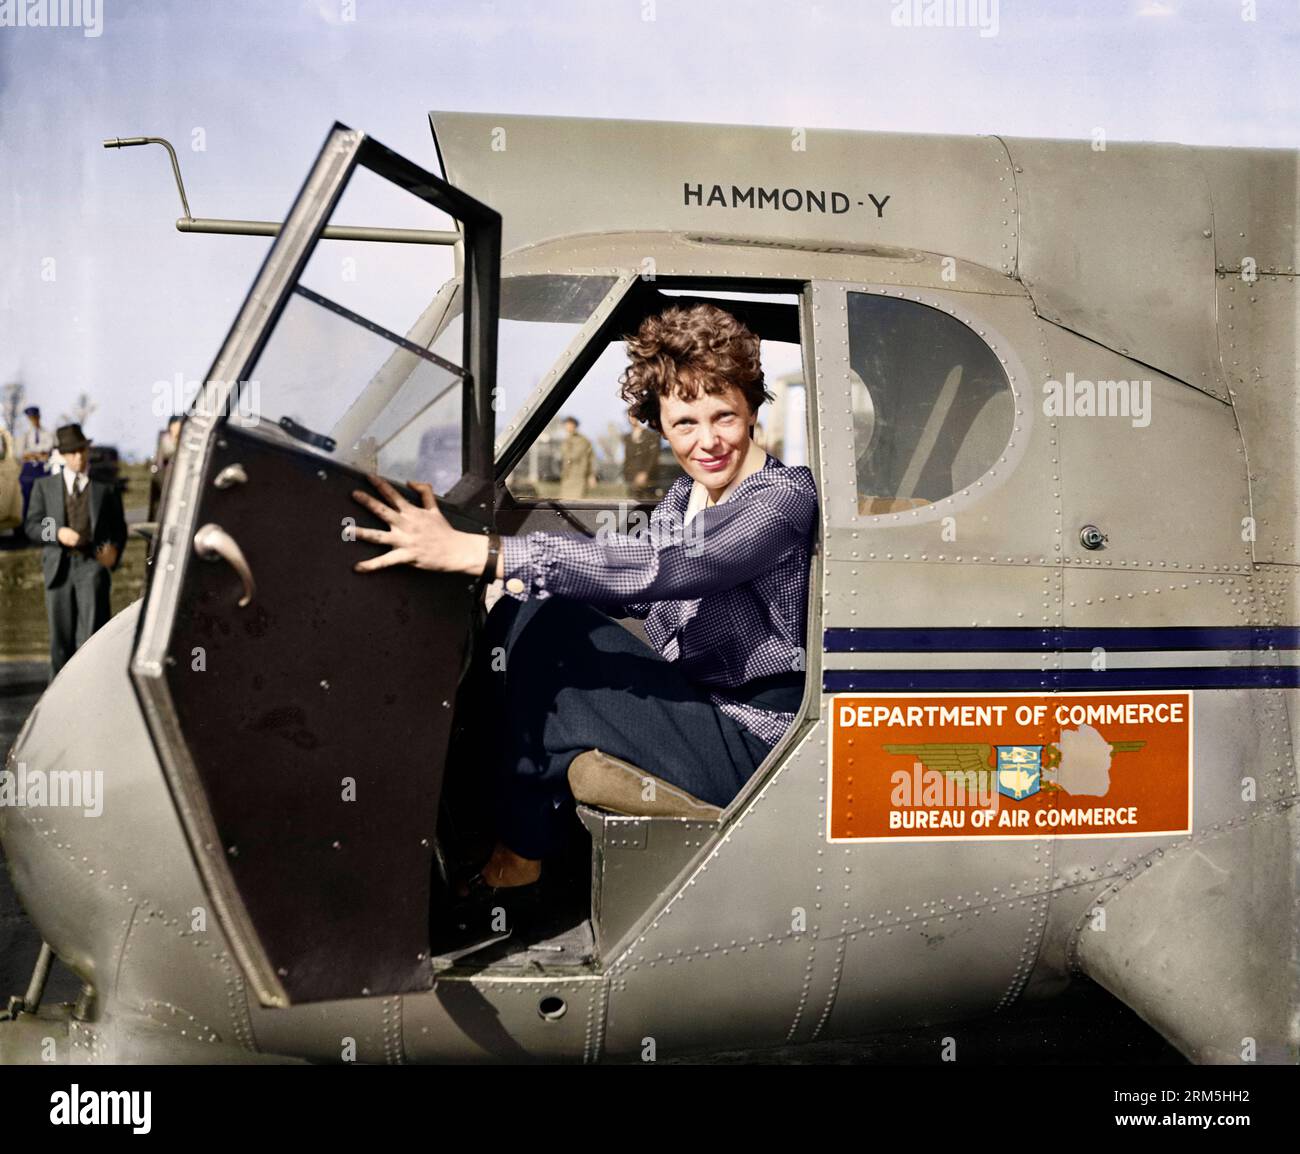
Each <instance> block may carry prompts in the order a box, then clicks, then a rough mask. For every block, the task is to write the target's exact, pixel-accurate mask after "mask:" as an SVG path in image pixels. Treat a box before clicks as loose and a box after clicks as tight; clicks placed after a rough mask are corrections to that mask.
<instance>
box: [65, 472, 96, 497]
mask: <svg viewBox="0 0 1300 1154" xmlns="http://www.w3.org/2000/svg"><path fill="white" fill-rule="evenodd" d="M74 482H75V484H76V486H77V488H76V490H75V492H74V490H73V488H72V486H73V484H74ZM89 484H90V478H89V477H88V476H86V474H85V473H74V472H73V471H72V470H71V469H64V470H63V487H64V488H65V489H67V490H68V495H69V496H75V495H76V493H80V492H82V491H83V490H84V489H85V488H86V486H87V485H89Z"/></svg>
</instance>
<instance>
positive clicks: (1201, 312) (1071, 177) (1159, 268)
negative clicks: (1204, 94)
mask: <svg viewBox="0 0 1300 1154" xmlns="http://www.w3.org/2000/svg"><path fill="white" fill-rule="evenodd" d="M1006 145H1007V148H1008V149H1009V151H1010V153H1011V158H1012V160H1013V162H1014V164H1015V168H1016V188H1017V191H1018V194H1019V197H1020V208H1021V224H1022V229H1021V237H1020V264H1019V272H1020V279H1021V280H1022V281H1023V282H1024V284H1025V287H1026V288H1027V289H1029V293H1030V295H1031V296H1032V297H1033V299H1034V305H1035V306H1036V307H1037V309H1038V311H1039V313H1040V314H1041V315H1042V316H1044V317H1046V318H1047V319H1048V320H1051V321H1054V322H1055V323H1057V324H1060V325H1063V326H1064V327H1065V328H1068V329H1073V330H1074V331H1075V332H1079V333H1082V334H1083V335H1084V336H1087V337H1090V338H1091V339H1092V340H1095V341H1098V342H1099V343H1101V344H1103V345H1106V346H1108V347H1109V348H1112V349H1115V350H1116V351H1118V352H1121V353H1125V354H1129V355H1132V356H1133V358H1134V359H1136V360H1140V361H1143V362H1144V363H1146V364H1150V365H1154V366H1156V367H1158V368H1160V369H1161V370H1163V371H1164V372H1166V373H1168V374H1169V375H1171V376H1174V377H1177V378H1178V379H1179V380H1182V381H1186V382H1187V383H1188V384H1190V385H1194V386H1195V387H1196V388H1198V389H1202V390H1204V391H1206V392H1209V393H1211V394H1214V395H1218V396H1223V395H1224V389H1223V384H1222V382H1221V381H1220V379H1219V369H1218V349H1217V347H1216V344H1215V334H1214V291H1213V278H1214V241H1213V235H1214V216H1213V213H1212V212H1211V208H1210V194H1209V187H1208V185H1207V184H1206V180H1205V177H1204V175H1203V173H1202V171H1201V168H1200V166H1199V164H1198V159H1197V156H1196V153H1195V151H1194V150H1193V149H1189V148H1185V147H1183V146H1181V145H1173V144H1127V143H1107V145H1106V147H1105V150H1104V151H1094V149H1093V146H1092V143H1091V142H1090V141H1066V140H1026V139H1008V140H1007V141H1006Z"/></svg>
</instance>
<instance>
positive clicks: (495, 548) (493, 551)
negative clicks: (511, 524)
mask: <svg viewBox="0 0 1300 1154" xmlns="http://www.w3.org/2000/svg"><path fill="white" fill-rule="evenodd" d="M500 556H501V534H500V533H489V534H488V551H487V560H486V561H485V562H484V563H483V572H482V574H481V575H480V576H479V580H480V581H482V582H483V584H484V585H491V584H492V582H493V581H495V580H496V579H497V558H498V557H500Z"/></svg>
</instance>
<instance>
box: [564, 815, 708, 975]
mask: <svg viewBox="0 0 1300 1154" xmlns="http://www.w3.org/2000/svg"><path fill="white" fill-rule="evenodd" d="M578 816H579V817H580V818H581V819H582V824H583V825H584V826H586V827H587V830H588V832H589V833H590V834H591V846H592V849H591V854H592V858H591V860H592V877H591V885H592V893H591V906H592V920H593V922H594V924H595V927H596V946H597V948H598V949H599V951H600V952H601V954H606V955H607V954H608V953H609V951H610V948H611V947H612V946H613V945H614V944H615V943H616V942H618V941H619V940H620V939H621V938H622V937H623V935H624V934H625V933H626V932H627V931H628V930H629V929H630V928H631V927H632V925H633V924H634V923H635V922H636V921H637V920H638V919H639V918H640V917H641V916H642V915H643V914H644V913H645V911H646V910H647V909H649V908H650V907H651V906H653V905H654V904H655V902H656V900H657V899H658V897H659V895H660V894H661V893H662V892H663V891H664V889H665V888H666V887H667V886H668V884H669V883H670V882H672V880H673V879H674V878H675V877H677V875H678V874H679V873H681V871H682V869H683V867H685V865H686V863H687V862H688V861H690V860H691V858H693V857H695V856H696V853H697V851H698V850H699V849H700V848H701V847H703V846H704V845H705V844H706V842H708V841H709V840H710V839H711V837H712V835H713V833H714V832H715V831H716V830H717V828H718V827H717V824H716V823H714V822H707V821H691V820H690V819H689V818H646V817H640V818H638V817H620V816H618V815H616V814H611V813H604V812H603V811H600V810H595V809H592V808H590V807H588V806H579V807H578Z"/></svg>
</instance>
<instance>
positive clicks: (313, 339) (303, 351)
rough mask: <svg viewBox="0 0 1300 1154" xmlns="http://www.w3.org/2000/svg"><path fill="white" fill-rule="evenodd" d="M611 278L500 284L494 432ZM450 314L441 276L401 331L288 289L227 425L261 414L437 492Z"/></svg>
mask: <svg viewBox="0 0 1300 1154" xmlns="http://www.w3.org/2000/svg"><path fill="white" fill-rule="evenodd" d="M614 283H615V278H614V277H612V276H567V275H549V274H547V275H540V276H515V277H508V278H506V279H504V280H503V281H502V282H501V324H500V331H499V339H498V354H497V357H498V361H497V380H498V389H497V394H496V397H495V405H494V407H495V410H496V422H497V425H498V427H502V426H503V425H504V424H506V423H508V422H509V420H510V418H511V417H512V416H513V414H514V413H516V412H517V411H518V410H519V408H520V407H521V406H522V405H523V403H524V402H525V400H527V398H528V396H529V395H530V394H531V392H532V391H533V389H534V388H535V387H536V385H537V383H538V382H539V381H540V380H541V379H542V377H543V376H545V374H546V372H547V370H548V369H549V368H550V367H551V365H552V364H554V363H555V361H556V360H557V359H558V358H559V357H560V355H561V354H562V353H563V352H564V350H565V349H566V348H567V347H568V346H569V344H570V342H571V341H572V340H573V338H574V336H575V335H576V334H577V332H578V330H579V329H580V328H581V327H582V326H583V324H585V323H586V321H587V320H588V319H589V318H590V316H591V314H592V313H593V312H594V311H595V310H596V307H597V306H598V305H599V304H600V302H601V301H602V300H603V299H604V298H605V296H606V295H607V294H608V292H609V290H610V288H611V287H612V286H613V285H614ZM462 310H463V305H462V300H461V285H460V283H459V282H458V281H451V282H449V283H448V284H447V285H445V286H444V287H443V289H442V291H441V292H440V293H439V294H438V297H437V298H436V299H435V301H434V302H433V304H431V305H430V307H429V308H428V309H426V310H425V312H424V315H423V316H422V317H421V318H420V320H419V321H418V322H417V323H416V324H415V326H414V327H413V328H412V330H411V332H410V333H409V334H408V336H406V337H401V336H398V335H397V334H395V333H392V332H390V331H389V330H387V329H385V328H384V327H383V326H381V325H377V324H375V323H374V322H373V321H371V320H369V319H368V318H366V317H363V316H361V315H359V314H358V313H356V312H353V311H351V310H350V309H348V308H346V307H345V306H343V305H341V304H339V303H338V302H337V300H334V299H331V298H330V297H327V296H325V295H324V294H321V293H318V292H315V291H313V290H311V289H309V288H307V287H306V286H305V285H299V286H298V288H297V289H296V290H295V292H294V295H293V297H292V298H291V299H290V301H289V304H288V305H287V306H286V308H285V311H284V314H283V315H282V317H281V318H280V321H279V323H278V324H277V325H276V328H275V330H274V332H273V333H272V335H271V339H270V340H269V342H268V343H267V347H266V349H265V350H264V351H263V353H262V356H261V358H260V359H259V361H258V363H257V366H256V370H255V372H254V379H253V380H252V381H249V382H246V383H245V384H244V387H243V388H241V392H240V399H239V411H238V412H237V413H235V414H233V415H232V417H231V420H232V421H234V422H236V423H241V424H256V423H259V422H268V421H269V422H270V423H273V424H275V425H277V426H278V427H279V428H280V429H281V430H282V431H283V432H285V433H287V434H288V435H289V436H292V437H294V438H295V439H297V440H299V441H301V442H302V443H304V444H306V445H309V446H311V447H313V448H315V449H316V450H318V451H320V452H325V453H329V454H330V455H331V456H332V457H334V458H335V459H338V460H342V461H346V462H347V463H348V464H350V465H353V466H355V467H356V468H358V469H363V470H366V471H373V472H379V473H382V474H384V475H385V476H389V477H393V478H395V479H398V480H415V481H428V482H429V483H430V484H432V485H433V487H434V490H435V492H438V493H440V494H441V493H446V492H447V490H448V489H450V488H451V486H452V485H454V484H455V483H456V481H457V479H458V478H459V477H460V475H461V472H462V471H463V470H462V443H463V429H462V415H463V401H462V393H463V389H464V384H463V382H464V379H465V374H464V371H463V370H462V369H461V368H460V367H459V366H460V363H461V360H462V356H463V343H462V342H463V327H464V326H463V313H462ZM435 326H436V327H435ZM430 334H432V336H431V335H430Z"/></svg>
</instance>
